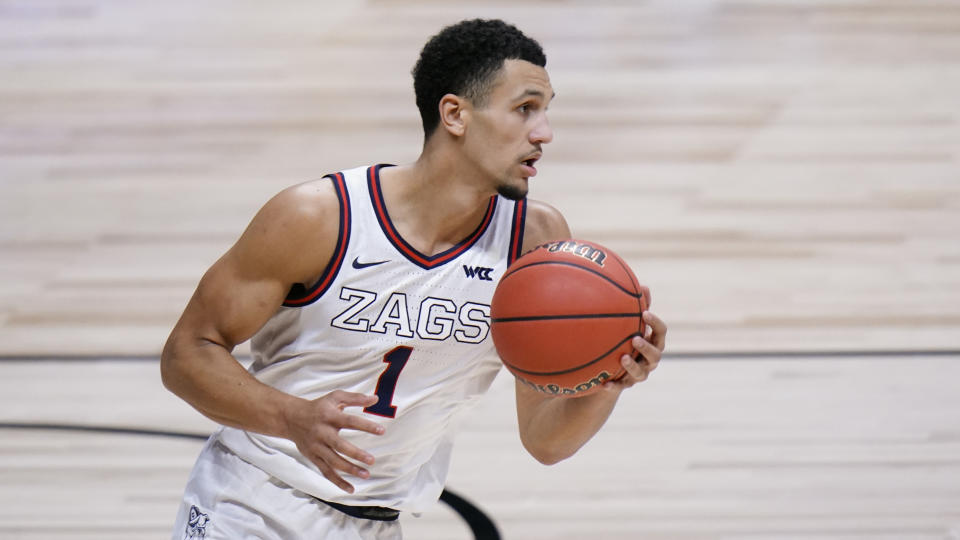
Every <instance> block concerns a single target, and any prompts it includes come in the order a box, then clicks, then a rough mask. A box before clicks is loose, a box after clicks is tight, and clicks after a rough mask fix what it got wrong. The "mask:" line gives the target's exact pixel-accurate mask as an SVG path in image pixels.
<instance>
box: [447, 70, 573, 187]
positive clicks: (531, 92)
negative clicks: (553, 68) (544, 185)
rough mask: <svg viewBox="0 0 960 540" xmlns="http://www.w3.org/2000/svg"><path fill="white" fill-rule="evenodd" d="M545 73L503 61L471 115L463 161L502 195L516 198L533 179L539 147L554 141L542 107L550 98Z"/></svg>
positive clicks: (551, 91)
mask: <svg viewBox="0 0 960 540" xmlns="http://www.w3.org/2000/svg"><path fill="white" fill-rule="evenodd" d="M553 96H554V93H553V87H552V86H551V85H550V78H549V77H548V76H547V71H546V70H545V69H543V68H542V67H540V66H538V65H536V64H531V63H530V62H526V61H523V60H507V61H506V62H504V65H503V67H502V68H501V69H500V72H499V73H498V75H497V79H496V82H495V83H494V84H493V87H492V88H491V90H490V91H489V94H488V96H487V99H486V100H485V102H484V103H483V105H482V106H481V107H478V108H476V109H474V110H473V111H472V115H471V122H470V125H469V126H468V128H467V138H466V141H465V144H466V149H467V154H468V155H467V159H471V160H474V161H475V163H476V165H477V166H478V167H479V168H480V169H481V170H482V171H483V172H484V173H486V175H487V176H488V177H489V178H491V179H492V180H493V181H494V183H495V184H494V187H495V189H496V190H497V192H499V193H500V194H501V195H504V196H506V197H509V198H511V199H520V198H523V197H525V196H526V194H527V189H528V186H527V183H528V180H529V178H530V177H531V176H535V175H536V174H537V169H536V162H537V161H538V160H539V159H540V158H541V157H543V145H544V144H547V143H549V142H550V141H552V140H553V130H552V129H551V128H550V122H549V121H548V120H547V107H548V106H549V104H550V101H551V100H552V99H553Z"/></svg>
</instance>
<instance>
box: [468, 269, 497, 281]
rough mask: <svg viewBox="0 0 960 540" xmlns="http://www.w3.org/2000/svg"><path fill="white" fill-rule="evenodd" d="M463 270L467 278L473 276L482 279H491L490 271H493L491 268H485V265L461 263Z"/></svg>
mask: <svg viewBox="0 0 960 540" xmlns="http://www.w3.org/2000/svg"><path fill="white" fill-rule="evenodd" d="M463 272H464V273H465V274H466V275H467V277H468V278H475V279H479V280H482V281H493V278H492V277H490V273H491V272H493V268H487V267H485V266H467V265H463Z"/></svg>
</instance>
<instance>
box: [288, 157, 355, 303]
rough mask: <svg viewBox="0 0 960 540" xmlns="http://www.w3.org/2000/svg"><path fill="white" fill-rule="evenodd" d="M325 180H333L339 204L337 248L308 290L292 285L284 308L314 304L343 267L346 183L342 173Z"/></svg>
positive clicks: (347, 224) (346, 240) (347, 225)
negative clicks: (318, 277)
mask: <svg viewBox="0 0 960 540" xmlns="http://www.w3.org/2000/svg"><path fill="white" fill-rule="evenodd" d="M325 178H330V179H331V180H333V187H334V188H335V191H336V192H337V200H338V201H339V202H340V230H339V232H338V233H337V247H336V248H335V249H334V250H333V257H332V258H331V259H330V263H329V264H327V267H326V269H324V271H323V275H321V276H320V279H319V280H317V282H316V284H314V285H313V286H312V287H310V288H309V289H308V288H306V287H304V286H303V285H300V284H297V285H294V286H293V287H292V288H291V289H290V293H289V294H288V295H287V298H286V299H285V300H284V302H283V305H284V307H303V306H306V305H308V304H312V303H314V302H316V301H317V299H318V298H320V297H321V296H323V293H325V292H326V291H327V289H329V288H330V285H331V284H332V283H333V278H335V277H336V276H337V274H338V273H339V272H340V267H341V266H343V260H344V259H345V258H346V254H347V245H348V244H349V243H350V225H351V217H352V216H351V214H350V197H349V195H348V193H347V182H346V179H345V178H344V176H343V173H336V174H331V175H327V176H326V177H325Z"/></svg>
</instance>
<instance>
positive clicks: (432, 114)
mask: <svg viewBox="0 0 960 540" xmlns="http://www.w3.org/2000/svg"><path fill="white" fill-rule="evenodd" d="M505 60H526V61H527V62H530V63H532V64H536V65H538V66H540V67H546V65H547V57H546V55H544V54H543V49H542V48H541V47H540V44H539V43H537V42H536V41H535V40H533V39H531V38H529V37H527V36H525V35H524V34H523V32H521V31H520V30H518V29H517V27H515V26H513V25H511V24H508V23H505V22H503V21H501V20H497V19H493V20H485V19H472V20H466V21H461V22H459V23H457V24H453V25H451V26H448V27H446V28H444V29H443V30H441V31H440V33H438V34H437V35H435V36H433V37H432V38H430V40H429V41H428V42H427V44H426V45H424V46H423V50H422V51H420V59H419V60H417V65H415V66H414V67H413V90H414V93H415V94H416V97H417V108H418V109H420V118H421V119H422V121H423V132H424V134H425V135H426V136H427V137H428V138H429V137H430V135H431V134H432V133H433V132H434V130H436V128H437V126H438V125H439V124H440V112H439V110H438V107H437V105H438V104H439V103H440V99H441V98H442V97H443V96H445V95H447V94H454V95H457V96H461V97H464V98H467V99H469V100H470V101H472V102H473V103H474V104H476V105H478V106H483V102H484V100H485V99H486V97H487V95H488V93H489V90H490V87H491V85H492V83H493V82H494V80H495V78H496V75H497V73H498V72H499V71H500V68H502V67H503V62H504V61H505Z"/></svg>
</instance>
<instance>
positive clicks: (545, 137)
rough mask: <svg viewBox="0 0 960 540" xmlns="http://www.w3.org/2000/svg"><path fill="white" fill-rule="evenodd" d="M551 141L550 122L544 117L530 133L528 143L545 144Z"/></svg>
mask: <svg viewBox="0 0 960 540" xmlns="http://www.w3.org/2000/svg"><path fill="white" fill-rule="evenodd" d="M552 140H553V128H552V127H550V120H548V119H547V116H546V115H544V116H543V117H542V118H541V120H540V122H538V123H537V125H536V126H535V127H534V128H533V130H531V131H530V142H531V143H533V144H547V143H548V142H550V141H552Z"/></svg>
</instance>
